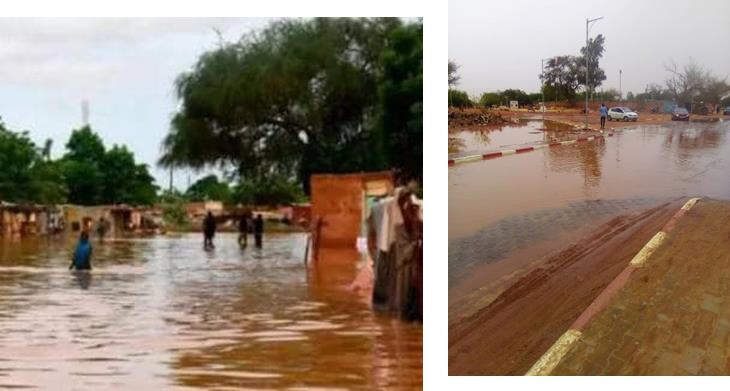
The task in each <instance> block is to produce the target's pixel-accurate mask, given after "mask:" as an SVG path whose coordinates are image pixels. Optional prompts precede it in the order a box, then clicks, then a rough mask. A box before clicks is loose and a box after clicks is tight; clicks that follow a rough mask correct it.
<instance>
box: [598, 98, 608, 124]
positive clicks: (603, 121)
mask: <svg viewBox="0 0 730 391" xmlns="http://www.w3.org/2000/svg"><path fill="white" fill-rule="evenodd" d="M599 111H600V113H601V129H603V128H605V127H606V117H607V116H608V108H607V107H606V105H605V104H603V103H601V108H600V109H599Z"/></svg>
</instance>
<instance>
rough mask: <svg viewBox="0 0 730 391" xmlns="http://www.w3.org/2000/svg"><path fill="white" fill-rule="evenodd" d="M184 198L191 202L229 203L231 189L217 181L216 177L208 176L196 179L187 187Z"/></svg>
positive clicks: (224, 183)
mask: <svg viewBox="0 0 730 391" xmlns="http://www.w3.org/2000/svg"><path fill="white" fill-rule="evenodd" d="M185 197H186V198H187V199H189V200H191V201H208V200H215V201H223V202H230V201H231V189H230V188H229V187H228V183H226V182H221V181H218V177H217V176H216V175H213V174H211V175H208V176H205V177H203V178H200V179H198V180H197V181H195V183H193V184H192V185H190V187H188V189H187V191H186V192H185Z"/></svg>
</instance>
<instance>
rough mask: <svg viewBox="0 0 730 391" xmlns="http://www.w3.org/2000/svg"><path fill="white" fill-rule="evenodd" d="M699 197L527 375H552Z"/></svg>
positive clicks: (625, 270)
mask: <svg viewBox="0 0 730 391" xmlns="http://www.w3.org/2000/svg"><path fill="white" fill-rule="evenodd" d="M699 200H700V199H699V198H690V199H689V201H687V202H686V203H685V204H684V206H682V208H681V209H679V211H677V213H675V214H674V216H672V218H671V219H669V222H668V223H666V224H665V225H664V226H663V227H662V229H661V231H659V232H657V234H656V235H654V237H652V238H651V240H649V242H647V243H646V244H645V245H644V247H642V248H641V250H640V251H639V252H638V253H636V255H635V256H634V258H633V259H631V262H629V264H628V265H627V266H626V267H625V268H624V270H623V271H621V273H619V275H618V276H616V278H614V279H613V281H611V282H610V283H609V284H608V285H607V286H606V288H604V289H603V291H602V292H601V293H600V294H599V295H598V296H597V297H596V298H595V299H594V300H593V302H592V303H591V304H590V305H589V306H588V307H587V308H586V309H585V310H584V311H583V313H581V314H580V316H579V317H578V318H577V319H576V320H575V322H573V324H572V325H571V326H570V327H569V328H568V331H566V332H565V333H563V335H561V336H560V338H558V340H557V341H555V343H554V344H553V345H552V346H551V347H550V349H548V351H547V352H545V354H543V355H542V357H540V359H539V360H537V361H536V362H535V364H533V365H532V368H530V370H529V371H527V373H526V374H525V375H527V376H546V375H550V373H552V371H553V370H554V369H555V367H557V366H558V364H559V363H560V360H562V359H563V357H565V355H566V354H567V353H568V351H570V349H571V348H572V347H573V346H574V345H575V343H576V342H578V341H579V340H580V338H581V336H582V335H583V330H585V328H586V326H587V325H588V322H590V320H591V319H593V318H594V317H595V316H596V315H598V313H600V312H601V311H603V310H604V309H605V308H606V307H607V306H608V304H609V302H610V300H611V298H613V297H614V296H615V295H616V293H618V292H619V290H621V288H623V287H624V285H626V283H627V282H628V280H629V277H631V274H632V273H633V272H634V271H635V270H636V269H638V268H641V267H644V266H645V265H646V261H647V259H649V257H651V255H652V254H653V253H654V252H655V251H656V250H657V249H658V248H659V247H660V246H661V245H662V243H664V241H665V240H666V238H667V234H669V233H670V232H672V231H673V230H674V227H675V226H676V225H677V220H679V219H680V218H681V217H682V216H684V215H685V214H686V213H687V212H688V211H689V210H690V209H692V207H693V206H694V205H695V204H696V203H697V201H699Z"/></svg>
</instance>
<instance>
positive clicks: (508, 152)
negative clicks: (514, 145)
mask: <svg viewBox="0 0 730 391" xmlns="http://www.w3.org/2000/svg"><path fill="white" fill-rule="evenodd" d="M515 152H517V151H516V150H514V149H505V150H504V151H502V156H506V155H512V154H514V153H515Z"/></svg>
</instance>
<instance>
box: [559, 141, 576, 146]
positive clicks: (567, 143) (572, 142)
mask: <svg viewBox="0 0 730 391" xmlns="http://www.w3.org/2000/svg"><path fill="white" fill-rule="evenodd" d="M576 142H577V141H576V140H569V141H561V142H560V144H563V145H571V144H575V143H576Z"/></svg>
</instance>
